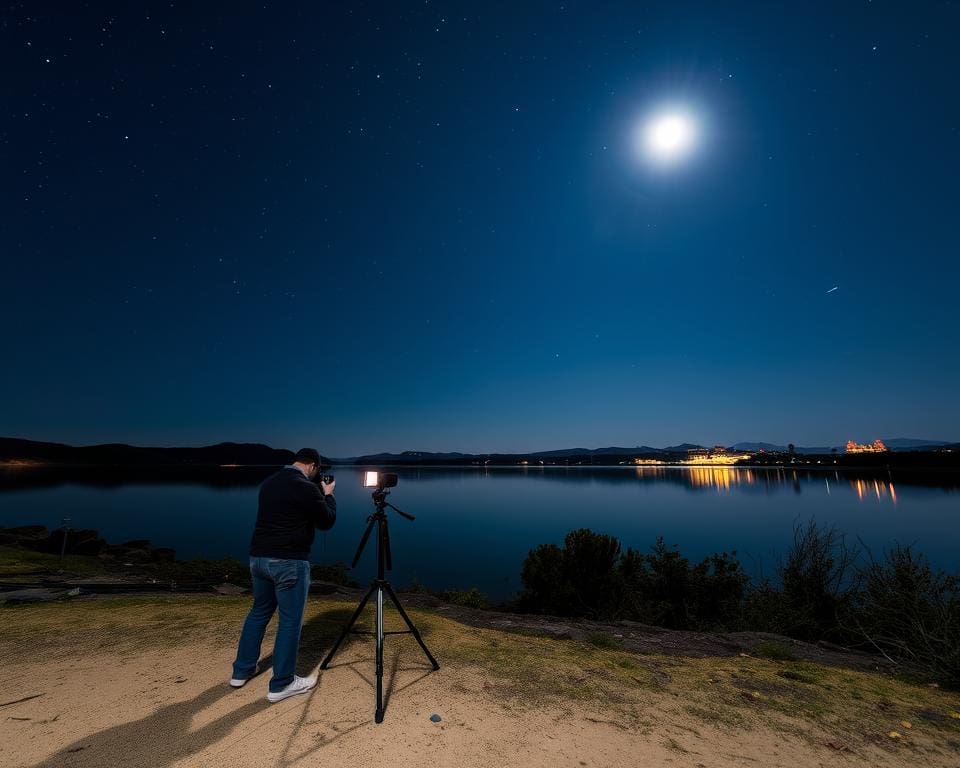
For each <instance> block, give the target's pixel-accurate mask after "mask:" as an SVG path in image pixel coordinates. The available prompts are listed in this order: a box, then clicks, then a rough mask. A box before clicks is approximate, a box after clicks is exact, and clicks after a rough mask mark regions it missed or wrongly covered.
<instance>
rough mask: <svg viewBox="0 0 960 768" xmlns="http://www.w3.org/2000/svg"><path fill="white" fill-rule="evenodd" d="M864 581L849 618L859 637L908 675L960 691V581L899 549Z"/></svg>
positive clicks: (872, 567)
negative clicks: (938, 682)
mask: <svg viewBox="0 0 960 768" xmlns="http://www.w3.org/2000/svg"><path fill="white" fill-rule="evenodd" d="M861 575H862V579H861V585H860V588H859V590H858V591H857V593H856V595H855V599H854V602H853V605H852V606H851V609H850V610H849V611H848V612H847V614H846V616H845V619H846V621H847V623H848V625H850V627H851V629H852V630H853V631H854V633H855V634H856V635H858V636H859V637H860V638H861V639H862V641H863V642H864V643H865V644H866V645H867V646H868V647H869V648H871V649H872V650H875V651H878V652H880V653H882V654H883V655H884V656H886V657H887V658H889V659H891V660H894V661H897V662H899V663H901V664H902V665H903V666H904V667H905V668H906V669H907V670H909V671H911V672H913V673H915V674H919V675H921V676H924V677H931V678H933V679H935V680H938V681H940V682H942V683H943V684H945V685H948V686H950V687H953V688H958V687H960V577H957V576H951V575H948V574H947V573H945V572H944V571H942V570H940V571H934V570H933V569H932V568H931V567H930V564H929V563H928V562H927V560H926V558H924V557H923V555H919V554H915V553H914V552H913V551H912V550H911V548H910V547H899V546H898V547H896V548H894V549H892V550H890V551H888V552H886V553H885V556H884V558H883V559H882V560H880V561H875V560H873V559H872V558H871V561H870V563H869V564H868V565H867V566H866V567H865V568H863V570H862V574H861Z"/></svg>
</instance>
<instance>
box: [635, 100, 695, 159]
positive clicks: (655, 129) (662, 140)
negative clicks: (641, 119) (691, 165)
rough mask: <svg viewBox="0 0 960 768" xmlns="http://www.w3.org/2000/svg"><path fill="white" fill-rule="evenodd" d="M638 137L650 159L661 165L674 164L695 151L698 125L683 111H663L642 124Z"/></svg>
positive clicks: (644, 152)
mask: <svg viewBox="0 0 960 768" xmlns="http://www.w3.org/2000/svg"><path fill="white" fill-rule="evenodd" d="M638 138H639V140H640V144H641V149H642V151H643V154H644V155H645V156H646V157H647V158H648V159H650V160H652V161H653V162H655V163H657V164H659V165H672V164H674V163H676V162H678V161H680V160H682V159H683V158H685V157H687V156H688V155H689V154H690V153H691V152H692V151H693V148H694V146H695V144H696V140H697V126H696V123H695V122H694V120H693V118H691V117H690V116H689V115H687V114H685V113H683V112H663V113H660V114H656V115H654V116H653V117H651V118H650V119H649V120H648V121H647V122H646V123H645V124H644V125H643V126H642V128H641V131H640V134H639V137H638Z"/></svg>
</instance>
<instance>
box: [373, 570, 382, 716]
mask: <svg viewBox="0 0 960 768" xmlns="http://www.w3.org/2000/svg"><path fill="white" fill-rule="evenodd" d="M373 719H374V720H375V721H376V722H378V723H382V722H383V587H382V586H378V587H377V711H376V713H375V714H374V717H373Z"/></svg>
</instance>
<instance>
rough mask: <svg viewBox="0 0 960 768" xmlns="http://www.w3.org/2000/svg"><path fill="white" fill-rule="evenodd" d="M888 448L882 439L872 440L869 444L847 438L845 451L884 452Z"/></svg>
mask: <svg viewBox="0 0 960 768" xmlns="http://www.w3.org/2000/svg"><path fill="white" fill-rule="evenodd" d="M888 450H890V449H889V448H887V446H885V445H884V444H883V440H874V441H873V442H872V443H871V444H869V445H867V444H864V443H855V442H853V440H847V453H885V452H886V451H888Z"/></svg>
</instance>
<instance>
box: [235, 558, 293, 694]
mask: <svg viewBox="0 0 960 768" xmlns="http://www.w3.org/2000/svg"><path fill="white" fill-rule="evenodd" d="M250 576H251V578H252V579H253V607H252V608H251V609H250V613H248V614H247V619H246V621H244V622H243V631H242V632H241V633H240V644H239V646H238V648H237V660H236V661H234V662H233V676H234V677H235V678H237V679H239V680H244V679H248V678H250V677H253V674H254V672H255V671H256V669H257V661H259V659H260V645H261V643H263V633H264V632H265V631H266V629H267V624H268V623H269V622H270V619H271V618H272V617H273V613H274V611H276V610H277V608H279V609H280V621H279V626H278V627H277V637H276V639H275V640H274V643H273V677H272V678H270V691H271V692H273V693H276V692H277V691H281V690H283V689H284V688H286V687H287V686H288V685H289V684H290V683H292V682H293V676H294V671H295V670H296V666H297V649H298V648H299V646H300V627H301V626H302V624H303V610H304V608H306V606H307V594H308V593H309V592H310V562H309V561H307V560H279V559H277V558H273V557H251V558H250Z"/></svg>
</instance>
